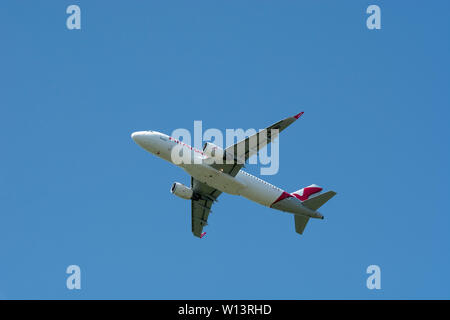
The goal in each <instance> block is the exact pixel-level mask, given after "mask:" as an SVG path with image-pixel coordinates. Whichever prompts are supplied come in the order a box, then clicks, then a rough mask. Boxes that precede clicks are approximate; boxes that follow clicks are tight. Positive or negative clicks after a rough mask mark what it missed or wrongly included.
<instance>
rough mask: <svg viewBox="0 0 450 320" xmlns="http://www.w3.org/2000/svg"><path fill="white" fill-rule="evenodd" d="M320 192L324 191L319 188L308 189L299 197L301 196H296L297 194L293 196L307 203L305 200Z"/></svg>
mask: <svg viewBox="0 0 450 320" xmlns="http://www.w3.org/2000/svg"><path fill="white" fill-rule="evenodd" d="M320 191H322V188H319V187H306V188H303V194H302V195H299V194H296V193H293V194H292V195H293V196H294V197H296V198H297V199H299V200H301V201H305V200H308V198H309V196H310V195H312V194H314V193H317V192H320Z"/></svg>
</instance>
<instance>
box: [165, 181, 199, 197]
mask: <svg viewBox="0 0 450 320" xmlns="http://www.w3.org/2000/svg"><path fill="white" fill-rule="evenodd" d="M170 192H172V193H173V194H174V195H176V196H178V197H180V198H183V199H186V200H189V199H192V198H193V197H194V191H192V189H191V188H189V187H186V186H185V185H184V184H182V183H179V182H175V183H174V184H173V185H172V188H170Z"/></svg>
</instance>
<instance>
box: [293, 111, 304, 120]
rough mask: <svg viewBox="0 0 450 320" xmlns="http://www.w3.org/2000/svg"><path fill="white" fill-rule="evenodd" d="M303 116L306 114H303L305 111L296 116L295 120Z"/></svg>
mask: <svg viewBox="0 0 450 320" xmlns="http://www.w3.org/2000/svg"><path fill="white" fill-rule="evenodd" d="M302 114H304V112H303V111H302V112H300V113H299V114H297V115H295V116H294V118H295V119H298V118H300V117H301V116H302Z"/></svg>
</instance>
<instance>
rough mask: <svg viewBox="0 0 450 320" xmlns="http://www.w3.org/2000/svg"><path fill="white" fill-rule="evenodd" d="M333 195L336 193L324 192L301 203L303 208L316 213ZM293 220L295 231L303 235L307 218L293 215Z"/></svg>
mask: <svg viewBox="0 0 450 320" xmlns="http://www.w3.org/2000/svg"><path fill="white" fill-rule="evenodd" d="M305 189H306V188H305ZM335 195H336V192H334V191H328V192H325V193H323V194H320V195H318V196H315V197H311V198H309V199H307V200H305V201H303V203H302V204H303V205H304V206H306V207H308V208H309V209H311V210H314V211H316V210H317V209H319V208H320V207H321V206H323V205H324V204H325V203H326V202H327V201H328V200H330V199H331V198H333V197H334V196H335ZM294 219H295V231H296V232H297V233H299V234H303V231H304V230H305V227H306V224H307V223H308V221H309V217H306V216H302V215H296V214H295V215H294Z"/></svg>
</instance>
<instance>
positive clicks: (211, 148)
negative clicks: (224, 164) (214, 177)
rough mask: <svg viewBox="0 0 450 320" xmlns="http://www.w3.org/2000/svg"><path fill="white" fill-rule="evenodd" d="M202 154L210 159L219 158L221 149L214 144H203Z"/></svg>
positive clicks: (221, 153)
mask: <svg viewBox="0 0 450 320" xmlns="http://www.w3.org/2000/svg"><path fill="white" fill-rule="evenodd" d="M203 153H204V154H205V155H207V156H208V157H211V158H215V157H219V158H221V157H222V155H223V149H222V148H221V147H219V146H216V145H215V144H214V143H211V142H205V144H204V145H203Z"/></svg>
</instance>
